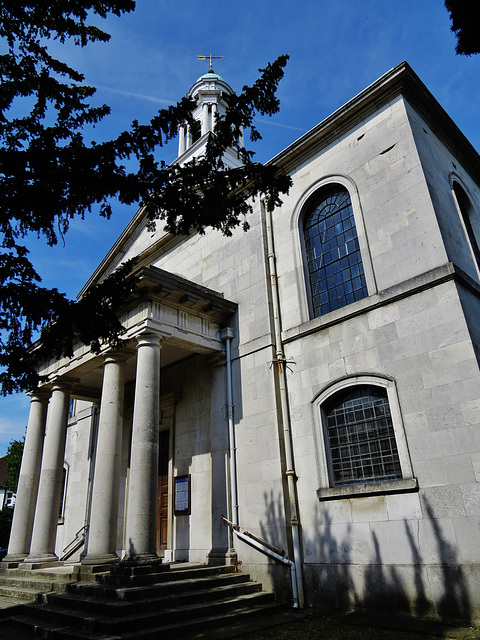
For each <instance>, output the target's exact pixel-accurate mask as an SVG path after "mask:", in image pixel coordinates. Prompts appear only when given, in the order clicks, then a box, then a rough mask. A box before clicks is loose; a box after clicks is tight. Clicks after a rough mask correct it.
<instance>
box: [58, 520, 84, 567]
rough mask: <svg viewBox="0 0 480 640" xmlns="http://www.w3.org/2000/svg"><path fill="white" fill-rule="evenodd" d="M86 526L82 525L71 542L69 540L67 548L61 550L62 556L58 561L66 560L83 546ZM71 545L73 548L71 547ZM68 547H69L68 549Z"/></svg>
mask: <svg viewBox="0 0 480 640" xmlns="http://www.w3.org/2000/svg"><path fill="white" fill-rule="evenodd" d="M87 530H88V524H84V525H83V527H82V528H81V529H79V530H78V531H77V533H76V534H75V537H74V538H73V540H71V541H70V542H69V543H68V544H67V546H66V547H65V548H64V549H63V550H62V551H63V555H62V557H61V558H60V560H68V558H70V556H71V555H73V554H74V553H75V551H77V550H78V549H80V547H82V546H83V545H84V544H85V539H86V537H87ZM72 545H73V546H72ZM69 547H71V548H70V549H69Z"/></svg>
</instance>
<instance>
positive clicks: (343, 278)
mask: <svg viewBox="0 0 480 640" xmlns="http://www.w3.org/2000/svg"><path fill="white" fill-rule="evenodd" d="M303 233H304V242H305V255H306V260H307V267H308V278H309V284H310V293H311V302H312V308H313V315H314V317H317V316H321V315H324V314H325V313H328V312H329V311H334V310H335V309H339V308H341V307H344V306H346V305H347V304H350V303H352V302H355V301H356V300H361V299H362V298H365V297H366V296H367V295H368V293H367V285H366V281H365V274H364V270H363V264H362V256H361V254H360V246H359V244H358V237H357V230H356V227H355V219H354V217H353V211H352V204H351V201H350V196H349V193H348V191H347V190H346V189H345V188H344V187H342V186H340V185H333V186H331V187H328V188H327V189H325V190H323V191H322V193H321V197H320V199H319V200H317V201H316V202H315V204H314V206H313V207H312V208H311V210H310V212H309V213H308V215H307V216H306V218H305V222H304V226H303Z"/></svg>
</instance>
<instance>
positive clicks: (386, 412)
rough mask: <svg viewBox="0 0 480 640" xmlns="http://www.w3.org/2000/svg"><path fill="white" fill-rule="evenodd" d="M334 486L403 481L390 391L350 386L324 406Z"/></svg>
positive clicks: (324, 421) (328, 400) (329, 399)
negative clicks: (390, 403) (389, 397)
mask: <svg viewBox="0 0 480 640" xmlns="http://www.w3.org/2000/svg"><path fill="white" fill-rule="evenodd" d="M322 413H323V423H324V428H325V431H326V442H327V448H328V449H327V457H328V464H329V467H330V476H331V478H330V480H331V484H332V486H340V485H350V484H362V483H369V482H379V481H386V480H399V479H401V478H402V469H401V465H400V458H399V454H398V449H397V442H396V439H395V431H394V427H393V422H392V415H391V411H390V405H389V402H388V396H387V390H386V389H385V388H383V387H377V386H373V385H361V386H355V387H347V388H346V389H342V390H341V391H338V392H337V393H335V394H334V395H333V396H331V397H330V398H328V399H327V401H326V402H325V403H324V404H323V406H322Z"/></svg>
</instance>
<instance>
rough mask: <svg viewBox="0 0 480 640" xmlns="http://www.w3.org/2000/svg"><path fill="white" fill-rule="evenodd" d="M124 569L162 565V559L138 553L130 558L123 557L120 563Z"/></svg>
mask: <svg viewBox="0 0 480 640" xmlns="http://www.w3.org/2000/svg"><path fill="white" fill-rule="evenodd" d="M120 564H122V565H123V566H125V567H137V566H138V565H142V564H150V565H157V564H162V558H161V557H160V556H157V555H156V554H154V553H139V554H137V555H132V556H130V555H129V556H124V557H123V559H122V561H121V563H120Z"/></svg>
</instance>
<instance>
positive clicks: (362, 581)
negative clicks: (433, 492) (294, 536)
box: [261, 495, 472, 624]
mask: <svg viewBox="0 0 480 640" xmlns="http://www.w3.org/2000/svg"><path fill="white" fill-rule="evenodd" d="M264 498H265V525H263V524H262V526H261V529H262V535H263V536H264V537H266V538H267V539H268V536H270V538H271V537H272V534H273V532H275V531H278V532H279V534H277V535H278V537H279V538H280V537H283V539H284V540H285V541H288V554H287V555H288V556H289V557H290V559H293V555H292V553H291V541H290V539H289V534H288V528H286V527H285V522H284V518H283V515H282V513H281V511H280V508H279V505H280V501H279V500H277V501H276V503H275V504H274V503H273V502H272V496H267V495H264ZM355 500H368V498H355ZM330 504H331V503H330ZM275 505H277V506H275ZM332 507H333V508H330V506H329V504H328V503H320V505H319V508H318V510H317V515H316V518H315V522H314V523H313V525H312V526H308V527H305V528H303V529H302V554H303V563H304V564H303V566H304V585H305V601H306V605H307V606H314V607H320V608H323V609H338V610H343V611H347V610H352V609H353V610H360V611H361V610H369V611H372V610H373V611H379V612H383V613H384V614H385V613H388V614H393V613H394V614H401V615H408V616H415V617H419V618H431V619H432V618H433V619H436V620H438V621H440V622H445V623H447V622H448V621H461V622H462V623H467V624H469V623H471V619H472V610H471V601H470V596H469V591H468V586H467V582H466V576H465V571H466V569H465V568H464V567H462V566H461V565H460V563H459V558H458V554H457V550H456V547H455V546H454V545H453V544H451V543H450V542H449V541H448V540H447V537H446V535H445V532H444V531H442V527H441V521H440V520H439V519H438V518H437V517H436V516H435V512H434V509H433V508H432V506H431V505H430V504H429V502H428V500H427V499H426V498H425V497H423V499H422V507H423V514H424V518H423V519H419V520H415V519H412V520H406V519H404V520H398V521H389V524H390V525H394V524H395V522H396V524H397V525H398V529H396V528H395V534H397V533H398V539H397V538H395V539H390V538H389V536H388V533H386V530H385V529H384V530H383V531H382V527H381V526H380V527H379V525H382V524H383V523H378V522H374V521H371V522H362V523H359V522H352V521H351V518H350V520H349V521H346V522H345V520H348V518H347V517H345V518H344V521H343V522H341V517H340V518H339V517H338V515H336V520H335V521H334V517H333V516H332V515H331V513H332V512H333V513H335V514H338V513H339V511H336V510H335V505H332ZM344 513H345V512H344ZM420 526H422V527H423V533H424V535H427V537H428V538H429V539H430V540H431V541H432V542H433V547H432V548H430V549H429V551H427V547H425V549H426V553H428V554H429V558H428V564H427V562H426V560H425V559H424V558H423V557H422V553H421V550H420V545H419V537H418V532H419V528H420ZM377 527H379V528H378V529H377ZM428 528H430V530H429V531H426V529H428ZM402 531H403V534H404V535H403V536H402V535H401V532H402ZM282 532H283V533H282ZM389 532H391V534H393V529H392V530H390V529H389ZM398 540H403V542H402V543H401V545H403V547H402V546H401V545H400V543H399V542H398ZM427 544H428V543H427ZM384 556H388V560H389V561H386V560H385V557H384ZM359 557H362V558H366V563H364V564H362V563H359V561H358V560H359ZM269 569H270V571H271V577H272V582H273V584H274V587H275V589H276V590H277V589H278V591H276V592H277V595H281V594H282V593H284V592H285V590H287V591H288V582H287V581H286V580H285V578H286V577H287V573H286V572H283V574H282V573H281V572H280V571H278V569H277V568H276V567H275V568H273V566H272V565H269ZM282 579H283V582H282ZM287 579H288V578H287ZM286 587H287V588H286ZM285 599H288V598H285Z"/></svg>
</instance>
